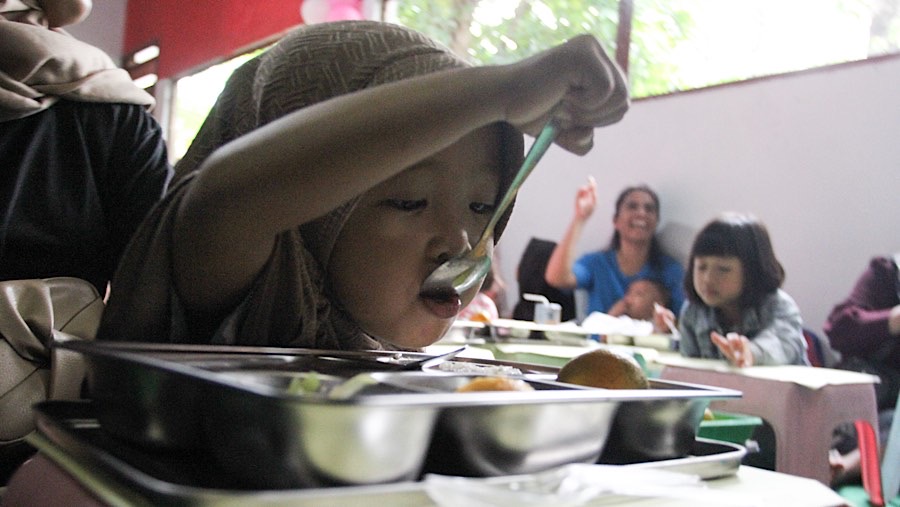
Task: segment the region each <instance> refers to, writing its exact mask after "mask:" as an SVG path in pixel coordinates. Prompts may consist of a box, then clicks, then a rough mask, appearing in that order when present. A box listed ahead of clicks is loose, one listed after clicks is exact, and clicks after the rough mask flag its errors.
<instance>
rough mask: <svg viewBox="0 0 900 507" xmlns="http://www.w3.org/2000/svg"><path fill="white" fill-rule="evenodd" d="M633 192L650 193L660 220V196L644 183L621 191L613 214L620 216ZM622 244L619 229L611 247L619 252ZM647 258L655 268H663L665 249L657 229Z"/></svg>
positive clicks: (614, 235)
mask: <svg viewBox="0 0 900 507" xmlns="http://www.w3.org/2000/svg"><path fill="white" fill-rule="evenodd" d="M633 192H644V193H646V194H647V195H649V196H650V198H651V199H653V204H655V205H656V218H657V220H658V219H659V214H660V206H659V196H658V195H656V192H654V191H653V189H652V188H650V187H648V186H647V185H643V184H641V185H635V186H632V187H626V188H625V189H624V190H622V191H621V192H619V197H617V198H616V211H615V213H614V214H613V217H617V216H619V212H620V211H622V204H623V203H624V202H625V199H626V198H627V197H628V196H629V195H630V194H631V193H633ZM621 245H622V238H621V237H620V236H619V231H613V235H612V239H610V240H609V249H610V250H612V251H614V252H618V251H619V247H620V246H621ZM647 260H648V262H649V264H650V265H651V266H653V267H654V268H656V269H662V264H663V251H662V247H661V246H660V245H659V240H658V239H657V237H656V231H654V233H653V239H651V240H650V255H649V258H648V259H647Z"/></svg>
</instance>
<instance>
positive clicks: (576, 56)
mask: <svg viewBox="0 0 900 507" xmlns="http://www.w3.org/2000/svg"><path fill="white" fill-rule="evenodd" d="M507 69H508V70H511V71H512V75H510V76H508V78H509V80H508V81H507V82H506V83H505V84H503V85H502V86H501V87H500V88H501V89H503V90H504V93H509V94H510V95H509V97H508V99H509V102H508V103H507V111H506V120H507V121H509V122H510V123H512V124H513V125H515V126H517V127H518V128H519V129H521V130H522V131H523V132H527V133H529V134H531V135H536V134H537V133H538V132H539V131H540V129H541V127H543V126H544V124H545V123H547V121H548V120H550V119H553V120H554V121H556V122H557V125H558V126H559V129H560V131H559V134H558V135H557V138H556V144H558V145H559V146H561V147H563V148H565V149H566V150H569V151H571V152H573V153H576V154H579V155H583V154H585V153H587V152H588V151H590V149H591V148H592V147H593V138H594V129H595V128H597V127H602V126H605V125H610V124H613V123H616V122H618V121H619V120H621V119H622V117H623V116H624V115H625V112H626V111H627V110H628V106H629V98H628V85H627V83H626V81H625V78H624V76H623V75H622V72H621V71H620V70H619V68H618V66H617V65H616V64H615V62H613V60H612V59H610V58H609V56H608V55H607V54H606V51H605V50H604V49H603V46H601V44H600V42H599V41H598V40H597V39H596V38H595V37H594V36H592V35H580V36H578V37H574V38H572V39H570V40H569V41H568V42H566V43H564V44H561V45H559V46H556V47H553V48H551V49H549V50H546V51H543V52H541V53H538V54H537V55H535V56H533V57H531V58H527V59H525V60H523V61H521V62H519V63H517V64H513V65H511V66H509V67H507Z"/></svg>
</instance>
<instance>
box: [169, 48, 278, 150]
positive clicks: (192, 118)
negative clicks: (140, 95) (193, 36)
mask: <svg viewBox="0 0 900 507" xmlns="http://www.w3.org/2000/svg"><path fill="white" fill-rule="evenodd" d="M263 50H264V48H261V49H257V50H255V51H251V52H249V53H244V54H242V55H240V56H237V57H235V58H232V59H230V60H227V61H225V62H222V63H219V64H216V65H213V66H211V67H207V68H206V69H204V70H201V71H199V72H196V73H194V74H191V75H189V76H186V77H183V78H181V79H177V80H176V81H175V83H174V93H173V98H172V111H171V119H172V120H171V122H170V124H169V134H168V149H169V158H170V159H171V160H172V161H173V162H176V161H178V160H179V159H180V158H181V157H183V156H184V153H185V152H186V151H187V149H188V147H189V146H190V145H191V142H192V141H193V140H194V137H195V136H196V135H197V132H198V131H199V130H200V126H201V125H203V121H204V120H205V119H206V115H207V114H209V110H210V109H212V107H213V105H215V103H216V99H218V98H219V94H220V93H222V89H223V88H224V87H225V82H226V81H227V80H228V77H229V76H231V73H232V72H234V71H235V69H237V68H238V67H240V66H241V65H243V64H244V62H246V61H247V60H250V59H251V58H253V57H254V56H256V55H258V54H259V53H261V52H262V51H263Z"/></svg>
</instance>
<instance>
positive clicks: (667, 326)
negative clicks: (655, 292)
mask: <svg viewBox="0 0 900 507" xmlns="http://www.w3.org/2000/svg"><path fill="white" fill-rule="evenodd" d="M653 331H654V332H657V333H662V334H667V333H672V334H678V328H677V327H676V326H675V312H673V311H672V310H669V309H668V308H666V307H665V306H663V305H661V304H659V303H653Z"/></svg>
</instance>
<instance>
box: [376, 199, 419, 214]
mask: <svg viewBox="0 0 900 507" xmlns="http://www.w3.org/2000/svg"><path fill="white" fill-rule="evenodd" d="M385 203H386V204H387V205H388V206H391V207H392V208H396V209H398V210H400V211H416V210H420V209H422V208H424V207H425V206H427V205H428V201H426V200H425V199H417V200H408V199H387V200H386V201H385Z"/></svg>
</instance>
